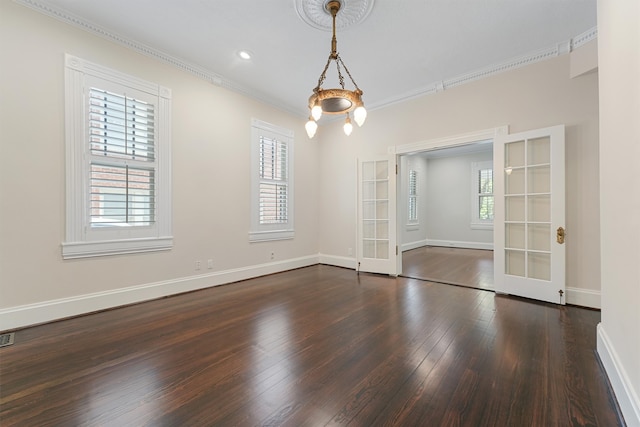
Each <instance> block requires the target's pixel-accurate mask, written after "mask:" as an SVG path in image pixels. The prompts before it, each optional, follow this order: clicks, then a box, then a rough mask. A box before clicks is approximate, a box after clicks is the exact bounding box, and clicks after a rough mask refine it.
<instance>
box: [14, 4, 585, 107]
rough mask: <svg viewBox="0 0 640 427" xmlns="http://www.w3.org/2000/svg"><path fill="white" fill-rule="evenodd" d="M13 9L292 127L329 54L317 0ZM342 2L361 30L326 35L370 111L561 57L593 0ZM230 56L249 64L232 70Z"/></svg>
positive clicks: (236, 63) (237, 63) (344, 28)
mask: <svg viewBox="0 0 640 427" xmlns="http://www.w3.org/2000/svg"><path fill="white" fill-rule="evenodd" d="M16 1H17V2H18V3H22V4H25V5H27V6H31V7H34V8H36V9H38V10H40V11H43V12H45V13H48V14H50V15H53V16H57V17H58V18H61V19H64V20H67V21H69V22H72V21H73V22H75V24H76V25H80V26H82V27H84V28H86V29H90V30H92V31H99V32H102V33H105V34H107V37H110V38H113V39H116V40H118V41H120V42H123V43H126V44H128V45H130V46H133V47H134V48H138V49H141V50H146V51H152V52H153V54H154V55H158V56H165V58H168V59H170V60H171V61H174V60H176V59H177V60H178V61H177V62H178V63H179V64H181V65H182V66H183V67H184V68H185V69H190V70H191V71H195V72H198V73H200V74H201V75H203V76H205V77H206V78H209V79H210V80H211V81H212V82H213V83H214V84H219V85H223V86H226V87H229V88H231V89H234V90H237V91H240V92H243V93H246V94H248V95H250V96H254V97H256V98H258V99H261V100H264V101H266V102H269V103H271V104H273V105H276V106H278V107H280V108H282V109H285V110H287V111H290V112H292V113H294V114H298V115H300V116H306V115H307V99H308V97H309V95H311V91H312V89H313V88H314V87H315V86H316V84H317V81H318V77H319V76H320V73H321V71H322V69H323V67H324V65H325V63H326V61H327V57H328V55H329V52H330V50H331V44H330V41H331V30H330V29H328V30H326V29H324V30H323V29H318V28H314V27H312V26H311V25H309V24H308V23H307V22H305V21H304V20H303V19H302V18H301V16H300V15H299V13H298V11H299V10H300V8H301V5H307V6H308V5H309V4H311V3H314V2H315V3H320V4H323V3H325V2H326V0H272V1H264V0H253V1H250V0H108V1H106V0H16ZM342 2H343V11H346V10H347V9H346V7H351V8H353V7H360V6H361V4H362V3H364V4H365V6H366V7H370V10H367V14H366V16H365V18H364V19H363V20H362V21H361V22H358V23H355V24H351V25H349V24H348V23H346V22H342V21H340V22H339V24H338V25H339V28H338V31H337V39H338V52H339V53H340V56H341V57H342V59H343V61H344V62H345V64H346V65H347V67H348V68H349V70H350V71H351V74H352V75H353V77H354V78H355V81H356V82H357V83H358V86H359V87H360V88H361V89H362V90H363V91H364V96H363V100H364V102H365V105H366V106H367V107H368V108H369V109H370V110H371V109H373V108H378V107H381V106H384V105H387V104H389V103H393V102H397V101H399V100H402V99H405V98H410V97H412V96H416V95H418V94H422V93H429V92H431V91H433V90H434V88H440V89H442V88H443V87H446V86H447V85H446V82H447V81H448V80H449V79H456V78H459V77H461V76H465V75H467V74H470V73H478V72H480V71H482V70H487V69H488V68H490V67H492V66H500V65H501V64H505V63H518V62H519V61H518V59H519V58H522V57H529V56H530V55H533V54H535V53H536V52H539V51H543V50H544V51H548V50H549V49H556V48H557V47H558V46H561V51H566V49H567V48H566V46H570V44H571V41H572V39H574V38H575V37H576V36H580V35H583V34H584V33H586V32H592V30H593V29H594V28H595V27H596V0H393V1H392V0H342ZM344 16H346V13H345V15H344ZM327 18H328V16H327ZM338 18H340V13H339V15H338ZM327 22H330V21H327ZM562 46H565V47H564V48H562ZM149 48H151V49H149ZM240 50H247V51H250V52H251V53H252V55H253V57H252V59H251V60H250V61H245V60H242V59H240V58H239V57H238V56H237V53H238V51H240ZM174 62H175V61H174ZM520 62H522V61H520ZM478 74H482V73H478ZM335 75H336V72H335V68H333V65H332V68H330V70H329V72H328V73H327V83H326V84H325V85H323V87H325V88H329V87H335V84H336V80H337V79H335ZM347 88H351V87H349V85H347Z"/></svg>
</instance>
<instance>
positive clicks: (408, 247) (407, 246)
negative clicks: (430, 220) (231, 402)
mask: <svg viewBox="0 0 640 427" xmlns="http://www.w3.org/2000/svg"><path fill="white" fill-rule="evenodd" d="M423 246H428V245H427V240H426V239H424V240H416V241H415V242H410V243H403V244H402V252H405V251H410V250H411V249H417V248H421V247H423Z"/></svg>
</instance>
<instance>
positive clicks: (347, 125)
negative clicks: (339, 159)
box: [344, 116, 353, 136]
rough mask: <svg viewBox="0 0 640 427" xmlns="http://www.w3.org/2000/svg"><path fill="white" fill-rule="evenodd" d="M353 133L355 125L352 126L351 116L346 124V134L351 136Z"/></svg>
mask: <svg viewBox="0 0 640 427" xmlns="http://www.w3.org/2000/svg"><path fill="white" fill-rule="evenodd" d="M351 132H353V125H352V124H351V120H350V119H349V116H347V120H346V121H345V122H344V134H345V135H347V136H349V135H351Z"/></svg>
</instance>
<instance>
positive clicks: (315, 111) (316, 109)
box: [311, 104, 322, 121]
mask: <svg viewBox="0 0 640 427" xmlns="http://www.w3.org/2000/svg"><path fill="white" fill-rule="evenodd" d="M311 117H313V119H314V120H315V121H318V120H320V117H322V107H321V106H320V105H319V104H316V105H314V106H313V108H312V109H311Z"/></svg>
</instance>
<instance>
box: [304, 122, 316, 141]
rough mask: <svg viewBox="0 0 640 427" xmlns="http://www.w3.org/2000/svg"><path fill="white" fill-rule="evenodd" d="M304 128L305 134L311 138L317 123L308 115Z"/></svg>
mask: <svg viewBox="0 0 640 427" xmlns="http://www.w3.org/2000/svg"><path fill="white" fill-rule="evenodd" d="M304 128H305V129H306V130H307V135H308V136H309V139H311V138H313V137H314V135H315V134H316V131H317V130H318V124H317V123H316V122H315V121H313V119H312V118H311V117H309V121H308V122H307V123H306V124H305V125H304Z"/></svg>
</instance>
